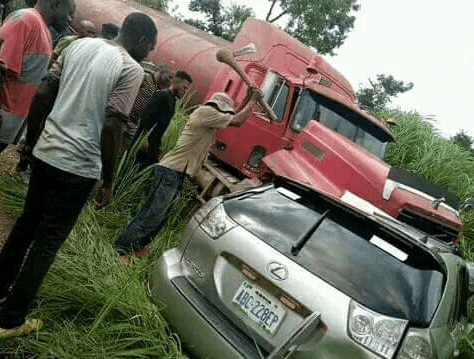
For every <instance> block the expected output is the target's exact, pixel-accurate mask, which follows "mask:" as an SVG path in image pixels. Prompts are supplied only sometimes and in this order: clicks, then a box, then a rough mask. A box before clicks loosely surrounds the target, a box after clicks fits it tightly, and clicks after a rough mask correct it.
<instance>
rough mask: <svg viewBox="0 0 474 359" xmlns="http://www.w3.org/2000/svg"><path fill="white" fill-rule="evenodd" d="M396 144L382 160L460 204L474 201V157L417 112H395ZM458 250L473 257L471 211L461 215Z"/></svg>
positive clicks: (473, 234)
mask: <svg viewBox="0 0 474 359" xmlns="http://www.w3.org/2000/svg"><path fill="white" fill-rule="evenodd" d="M392 116H393V117H396V119H397V125H396V126H395V127H394V129H393V130H394V132H395V135H396V138H397V140H396V142H394V143H392V144H390V146H389V149H388V151H387V155H386V158H385V160H386V161H387V162H388V163H389V164H391V165H398V166H401V167H403V168H405V169H407V170H409V171H411V172H414V173H417V174H420V175H422V176H423V177H424V178H426V179H427V180H429V181H431V182H433V183H436V184H438V185H440V186H442V187H444V188H446V189H447V190H448V192H450V193H452V194H455V195H457V196H458V197H459V198H460V200H461V202H462V201H464V200H466V199H467V198H469V197H472V198H474V157H473V156H472V155H471V154H470V153H469V152H468V151H466V150H464V149H462V148H461V147H460V146H458V145H456V144H454V143H453V142H452V141H450V140H447V139H444V138H442V137H440V136H439V134H438V133H437V131H436V128H434V127H433V124H432V123H431V122H429V121H427V120H425V119H423V118H422V117H421V116H420V115H418V114H416V113H394V114H392ZM462 219H463V223H464V230H463V232H462V236H461V239H462V243H461V249H462V250H463V254H464V256H466V257H469V258H473V255H472V253H474V252H473V250H472V244H473V243H474V211H470V212H467V213H464V214H463V218H462Z"/></svg>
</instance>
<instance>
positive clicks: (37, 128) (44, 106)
mask: <svg viewBox="0 0 474 359" xmlns="http://www.w3.org/2000/svg"><path fill="white" fill-rule="evenodd" d="M58 90H59V78H58V77H57V76H56V75H54V74H52V73H48V74H47V75H46V77H45V78H44V79H43V80H42V81H41V84H40V87H39V89H38V91H37V92H36V94H35V96H34V97H33V100H32V102H31V105H30V110H29V112H28V116H27V118H26V123H27V130H26V143H25V146H24V147H23V156H25V157H26V158H30V157H31V152H32V151H33V147H35V145H36V142H37V141H38V138H39V136H40V134H41V131H42V130H43V128H44V124H45V122H46V117H48V114H49V113H50V112H51V110H52V108H53V105H54V101H55V100H56V96H57V95H58Z"/></svg>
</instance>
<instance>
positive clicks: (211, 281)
mask: <svg viewBox="0 0 474 359" xmlns="http://www.w3.org/2000/svg"><path fill="white" fill-rule="evenodd" d="M298 188H299V187H298V186H296V187H295V189H298ZM266 191H272V192H266ZM266 193H271V196H272V197H271V198H272V199H275V198H276V199H277V200H276V201H274V202H273V203H271V202H268V203H265V205H267V206H268V213H266V214H264V217H265V220H264V222H265V223H263V224H262V228H255V220H254V218H253V217H252V211H249V212H248V213H246V211H245V208H246V207H245V201H248V200H250V199H252V200H253V201H257V200H260V198H259V197H261V199H263V200H265V199H267V200H268V198H266V197H265V195H266ZM278 196H281V200H280V199H278ZM318 196H321V201H322V203H326V202H324V201H328V203H330V206H334V205H335V206H336V207H335V208H336V209H337V210H338V211H339V210H341V211H342V212H341V213H346V212H344V211H345V206H346V205H344V204H342V203H340V202H338V201H337V200H334V199H330V198H329V199H328V198H326V197H325V196H324V195H321V194H318ZM300 197H301V195H300V194H298V193H297V191H292V188H290V189H288V188H285V187H279V188H276V187H274V186H266V187H263V188H261V189H258V190H253V191H250V192H248V193H245V194H240V195H238V196H231V197H228V198H222V197H219V198H216V199H213V200H211V201H210V202H208V204H207V205H206V206H205V207H204V208H203V209H201V210H200V211H199V212H198V213H197V214H196V215H195V216H194V217H193V218H192V219H191V221H190V222H189V224H188V226H187V228H186V231H185V234H184V236H183V239H182V242H181V245H180V246H179V247H178V248H173V249H170V250H168V251H166V252H165V253H164V254H163V255H162V256H161V257H160V258H159V260H158V262H157V264H156V266H155V269H154V273H153V275H152V297H153V300H154V302H155V303H157V304H158V305H159V306H160V308H161V310H162V313H163V315H164V316H165V318H166V319H167V321H168V322H169V323H170V325H171V327H172V328H173V329H174V330H175V331H176V332H177V333H178V334H179V336H180V338H181V340H182V341H183V343H184V345H185V346H186V347H187V348H188V349H189V350H190V351H191V352H192V353H193V354H195V355H196V356H198V357H200V358H286V357H291V358H325V359H332V358H351V359H359V358H361V359H362V358H363V359H369V358H398V359H410V358H418V359H423V358H439V359H443V358H452V357H453V356H454V355H455V354H456V353H457V348H456V343H457V341H458V340H459V335H460V333H461V332H462V327H463V323H464V315H465V297H466V296H465V291H466V283H467V279H466V278H467V276H466V270H465V263H464V261H463V260H462V259H461V258H460V257H459V256H457V255H456V254H454V253H453V250H452V248H451V247H448V246H446V245H445V244H442V243H439V242H438V241H436V240H435V239H433V238H429V237H427V236H425V235H423V234H422V233H420V232H417V231H416V230H412V229H411V228H410V227H407V226H406V225H401V224H399V223H398V222H396V221H394V222H393V220H391V219H388V218H385V217H384V215H383V214H382V215H379V216H373V215H371V216H368V214H367V209H366V208H365V209H364V210H363V211H361V210H358V209H356V208H353V207H351V206H349V212H347V216H348V219H350V218H352V217H351V216H355V217H354V218H355V219H354V221H359V220H360V218H362V220H363V221H365V220H366V219H365V217H370V223H371V224H370V226H372V227H374V228H376V229H377V231H379V230H380V228H381V233H385V232H387V233H389V236H390V238H392V239H393V238H398V237H397V236H399V237H400V238H402V239H403V242H404V246H402V247H403V248H404V250H400V249H398V248H396V246H395V245H393V243H392V244H390V243H388V241H385V240H384V239H383V238H380V237H382V236H381V235H377V236H376V235H372V234H371V235H370V241H369V242H370V243H365V242H366V241H361V242H364V243H362V244H363V245H364V246H366V247H361V248H369V250H370V251H371V250H372V249H371V248H372V247H374V248H375V249H374V252H373V253H376V255H375V256H372V257H370V256H369V259H368V260H367V263H366V265H367V267H366V268H367V269H364V270H362V271H361V270H360V267H361V266H360V261H361V260H364V259H365V257H363V256H361V257H360V258H359V259H357V258H358V255H359V254H358V253H354V255H351V250H352V249H351V248H346V247H344V246H343V245H335V246H334V247H331V246H327V247H321V248H322V249H321V248H319V251H322V250H324V251H327V252H326V253H324V255H319V256H315V259H314V261H315V262H318V261H319V262H321V266H323V265H324V267H325V268H328V270H329V269H331V268H333V267H331V266H332V264H331V262H332V261H333V259H332V258H340V256H344V258H343V259H342V260H341V261H340V262H338V263H337V264H334V265H336V266H337V267H341V266H342V267H344V268H343V269H342V270H341V271H340V272H339V271H338V270H335V271H331V272H329V273H325V272H324V268H323V269H321V266H319V267H318V264H315V265H314V266H313V265H310V270H308V268H307V266H306V267H305V266H304V265H301V263H298V260H295V258H297V256H298V255H300V254H299V252H298V254H292V251H291V248H288V251H286V250H282V248H284V247H282V246H280V244H279V243H276V244H275V243H273V242H272V238H276V237H278V235H281V233H280V234H278V233H276V232H275V231H274V230H273V229H272V226H274V227H279V228H281V227H283V228H285V227H287V226H291V225H292V223H291V221H293V222H294V224H295V225H298V223H299V222H298V221H297V222H298V223H296V222H295V218H296V217H295V218H291V214H292V213H294V211H295V208H299V207H291V208H290V209H289V210H291V211H290V212H288V216H287V219H288V220H289V221H290V223H276V222H272V218H273V215H274V213H276V212H277V211H280V213H282V211H283V213H284V211H285V210H287V209H288V208H286V207H285V206H288V205H289V203H290V202H289V201H295V202H297V201H298V199H299V198H300ZM318 198H319V197H318ZM226 201H240V202H238V203H237V207H236V208H237V209H236V210H235V211H238V215H236V214H235V213H233V215H232V216H229V214H228V213H226V210H225V206H224V204H225V202H226ZM254 203H257V202H254ZM261 205H262V204H259V206H261ZM278 206H280V207H281V208H278V209H277V207H278ZM290 206H293V205H292V204H290ZM295 206H299V204H295ZM242 208H243V209H242ZM331 208H332V207H331ZM308 211H309V210H308ZM301 213H303V214H301ZM301 213H300V214H298V218H301V216H304V213H305V212H304V211H302V212H301ZM232 217H233V218H232ZM322 217H323V220H324V214H323V216H322ZM282 218H284V217H281V216H280V217H278V220H280V221H282V220H283V221H285V219H282ZM323 220H322V221H323ZM318 221H319V219H318ZM309 222H312V221H311V220H310V221H309ZM313 222H314V221H313ZM392 222H393V223H392ZM364 223H365V222H364ZM320 225H321V224H320V223H319V224H314V223H313V226H312V227H311V228H310V230H309V231H308V230H307V229H304V230H303V229H300V228H295V229H294V230H293V229H291V231H294V232H295V233H296V232H298V231H300V230H301V231H302V233H309V232H311V231H314V232H317V231H318V230H321V229H320V228H319V226H320ZM372 227H371V228H372ZM379 227H380V228H379ZM339 230H340V229H338V231H339ZM322 233H326V232H324V231H323V232H322ZM327 233H329V232H327ZM265 236H268V238H266V239H265V240H262V237H265ZM410 236H411V237H410ZM306 240H307V242H305V243H304V244H303V248H306V247H307V248H308V251H307V253H305V254H304V255H306V256H308V255H310V256H311V255H312V253H313V254H314V249H312V247H311V248H310V246H311V244H310V243H311V242H313V244H312V245H314V242H317V240H316V239H315V237H311V236H308V238H307V239H306ZM325 240H326V238H325ZM298 241H302V242H304V241H305V238H292V239H289V240H288V242H289V243H290V244H291V243H293V247H296V245H295V243H298ZM269 242H270V243H271V245H270V244H269ZM335 243H336V242H335ZM339 243H340V242H339ZM300 244H301V243H300ZM348 246H350V244H348ZM412 246H413V247H412ZM407 248H413V250H414V251H416V257H417V258H419V257H423V256H424V255H426V257H423V258H422V260H421V262H420V263H421V264H419V263H417V264H416V265H417V266H420V265H421V269H420V268H417V269H416V270H413V269H411V268H408V269H406V267H409V266H407V264H406V263H409V262H410V261H412V262H413V263H415V262H416V261H418V259H410V252H409V251H407ZM293 249H294V248H293ZM354 250H356V249H354ZM364 250H365V249H364ZM295 251H297V250H296V249H295ZM311 251H313V252H311ZM295 253H296V252H295ZM308 253H309V254H308ZM324 258H326V259H327V260H328V262H324ZM371 258H373V260H374V262H371V260H372V259H371ZM397 261H398V262H397ZM310 262H311V261H310ZM425 262H426V263H425ZM397 263H399V264H400V268H403V269H400V274H399V273H395V272H397V271H398V269H397V265H398V264H397ZM353 265H356V266H357V267H352V266H353ZM364 265H365V264H364ZM424 266H426V268H424ZM374 267H375V269H374ZM314 268H316V272H315V271H314V270H313V269H314ZM387 268H389V270H390V273H388V272H386V273H384V271H387V270H388V269H387ZM405 270H407V274H404V273H403V271H405ZM411 271H413V272H411ZM336 272H337V273H336ZM351 272H353V273H351ZM377 272H379V274H378V273H377ZM413 273H414V274H415V276H417V278H418V277H419V278H420V279H419V280H420V282H417V281H416V279H414V280H413V283H410V280H411V278H412V277H413ZM361 275H362V276H367V278H361V277H360V276H361ZM347 277H349V280H348V279H347ZM398 277H400V278H402V279H400V282H399V283H398V282H397V280H398V279H397V278H398ZM328 278H329V280H328ZM351 278H352V279H351ZM374 278H377V279H376V280H377V281H379V282H378V283H376V282H374ZM384 278H389V279H387V281H388V280H390V281H391V283H384V280H385V279H384ZM425 279H426V280H425ZM394 281H395V282H396V283H395V285H394V284H393V282H394ZM426 281H428V282H429V283H427V284H426V285H427V289H426V293H425V292H423V293H421V292H420V293H418V289H416V288H417V287H419V286H420V284H419V283H422V282H426ZM341 283H342V284H341ZM364 283H365V284H366V285H364ZM361 284H362V285H361ZM398 284H399V285H400V286H401V287H404V288H402V289H401V290H400V292H404V293H403V294H400V293H398V291H397V285H398ZM433 288H435V289H433ZM436 288H437V289H436ZM441 288H442V290H441ZM379 292H380V295H381V296H383V297H382V299H374V296H375V297H377V295H378V293H379ZM387 293H391V296H393V298H388V297H389V296H388V295H387ZM407 293H408V294H407ZM424 293H425V294H427V295H426V296H427V297H428V298H427V299H423V304H422V305H421V306H420V310H423V311H426V313H428V314H427V315H424V316H423V315H420V316H418V314H417V313H416V310H414V312H410V310H411V309H413V308H411V309H410V306H412V307H413V304H410V303H406V305H403V304H402V305H398V304H397V305H394V308H395V307H396V308H395V309H394V308H389V309H387V310H381V311H383V312H385V313H380V311H379V312H378V311H377V310H375V309H380V308H384V307H390V306H391V302H392V301H393V302H400V301H403V300H407V301H409V300H410V296H413V297H416V298H419V297H420V296H421V295H424ZM433 293H434V294H433ZM374 294H375V295H374ZM428 294H429V295H428ZM355 297H356V298H355ZM423 298H425V296H423ZM429 298H432V299H429ZM433 301H434V302H436V303H433ZM260 302H261V303H260ZM379 302H383V303H382V304H378V303H379ZM374 303H375V309H373V308H374ZM426 308H431V309H426ZM401 312H406V313H401ZM393 313H398V314H396V315H395V314H393ZM417 318H418V319H417ZM423 318H424V319H423ZM426 318H428V319H426Z"/></svg>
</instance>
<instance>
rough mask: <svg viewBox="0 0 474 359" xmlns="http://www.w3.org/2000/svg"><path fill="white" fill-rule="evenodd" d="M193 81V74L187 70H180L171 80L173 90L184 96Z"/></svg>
mask: <svg viewBox="0 0 474 359" xmlns="http://www.w3.org/2000/svg"><path fill="white" fill-rule="evenodd" d="M192 82H193V80H192V79H191V76H190V75H189V74H188V73H187V72H186V71H178V72H176V74H175V75H174V77H173V79H172V80H171V86H170V89H171V92H173V94H174V95H175V96H178V97H179V98H182V97H183V96H184V95H185V94H186V92H187V91H188V90H189V88H190V87H191V84H192Z"/></svg>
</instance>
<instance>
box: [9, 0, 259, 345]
mask: <svg viewBox="0 0 474 359" xmlns="http://www.w3.org/2000/svg"><path fill="white" fill-rule="evenodd" d="M7 2H8V1H2V3H7ZM30 3H31V7H29V8H24V9H20V10H17V11H15V12H13V13H11V14H10V15H9V16H8V17H7V18H6V19H5V20H4V22H3V24H2V26H1V28H0V38H1V40H2V41H1V44H0V87H1V94H0V96H1V97H0V104H1V111H0V115H1V117H0V152H1V151H3V150H4V149H5V148H6V147H7V146H9V145H18V146H19V151H20V153H21V157H20V161H19V163H18V166H17V171H16V173H17V174H18V173H23V175H22V176H21V178H22V179H23V180H24V181H26V182H28V191H27V196H26V200H25V204H24V208H23V212H22V214H21V215H20V217H19V218H18V219H17V221H16V223H15V225H14V226H13V228H12V230H11V232H10V234H9V236H8V238H7V240H6V242H5V244H4V246H3V248H2V250H1V252H0V273H1V276H0V338H5V337H14V336H19V335H25V334H28V333H30V332H33V331H36V330H38V329H39V328H40V327H41V325H42V321H41V320H39V319H34V318H27V316H28V313H29V308H30V306H31V304H32V302H33V301H34V299H35V297H36V295H37V293H38V290H39V288H40V286H41V284H42V282H43V279H44V277H45V276H46V273H47V271H48V269H49V267H50V266H51V264H52V263H53V261H54V259H55V256H56V253H57V252H58V250H59V249H60V248H61V245H62V244H63V242H64V241H65V240H66V238H67V237H68V235H69V233H70V232H71V230H72V228H73V227H74V225H75V223H76V221H77V219H78V216H79V214H80V212H81V210H82V208H83V206H84V205H85V204H86V202H87V201H88V199H89V198H88V197H89V195H90V193H91V191H92V189H93V187H94V186H95V184H96V183H97V182H98V181H99V183H100V186H99V188H98V193H97V197H96V199H95V209H96V210H100V209H102V208H104V207H105V206H107V204H108V203H109V202H110V201H111V198H112V185H113V182H114V177H113V176H114V169H115V167H116V164H117V161H118V158H119V156H120V154H121V153H122V152H123V151H124V149H126V148H127V147H129V146H130V145H131V144H132V143H133V142H134V141H136V140H137V139H138V138H139V137H140V134H141V133H143V132H145V133H147V135H148V140H147V143H148V146H147V149H146V150H145V151H144V153H143V154H142V155H141V157H140V158H138V160H139V161H140V165H141V167H142V168H143V167H146V166H150V165H154V166H155V175H154V179H153V182H152V185H151V189H150V192H149V197H148V200H147V202H146V203H145V205H144V206H143V208H141V209H140V210H139V211H138V213H137V214H136V216H135V218H134V219H133V220H132V221H131V222H130V224H129V225H128V226H127V227H126V228H125V230H124V231H123V233H122V234H120V236H119V237H118V238H117V239H116V241H115V244H114V245H115V247H116V249H117V253H118V256H120V258H121V263H123V264H124V265H128V263H129V258H130V256H132V255H137V254H139V253H143V251H146V250H147V248H148V245H149V243H150V242H151V241H152V240H153V239H154V237H155V236H156V235H157V233H158V232H159V230H160V228H161V227H162V224H163V223H164V221H165V218H166V216H167V213H168V210H169V208H170V207H171V205H172V203H173V200H174V199H175V198H176V197H177V196H179V193H180V190H181V186H182V181H183V178H184V177H185V176H189V177H193V176H195V175H196V174H197V172H198V171H199V168H200V167H201V166H202V164H203V161H204V160H205V157H206V155H207V151H208V147H209V146H210V144H211V143H212V141H213V138H214V132H215V130H216V129H217V128H221V127H225V126H228V125H231V126H239V125H241V124H242V123H243V122H244V121H245V119H246V118H247V116H248V114H249V112H250V111H251V109H252V107H253V105H254V104H255V102H256V101H257V100H258V99H259V97H261V92H260V91H259V90H258V89H255V88H252V89H249V94H248V96H247V98H246V100H245V101H244V103H243V104H242V105H241V107H240V111H235V109H234V104H233V101H232V99H231V98H230V97H229V96H228V95H227V94H225V93H216V94H214V95H213V96H212V97H211V98H210V99H209V101H208V102H206V103H205V104H203V105H201V106H200V107H198V108H197V110H195V111H194V112H193V113H192V114H191V116H190V119H189V121H188V122H187V123H186V125H185V127H184V129H183V131H182V134H181V136H180V137H179V139H178V141H177V144H176V147H175V148H174V149H173V150H172V151H171V152H170V153H167V154H165V155H164V156H162V154H161V151H160V147H161V137H162V136H163V134H164V132H165V130H166V128H167V126H168V124H169V123H170V121H171V119H172V117H173V114H174V110H175V104H176V100H177V99H179V98H182V97H183V95H184V94H185V93H186V92H187V91H188V90H189V89H190V87H191V86H192V78H191V76H190V75H189V74H188V73H187V72H186V71H184V70H179V71H177V72H175V73H174V72H173V71H172V70H171V69H169V68H159V67H157V65H155V64H153V63H150V62H147V61H144V60H145V59H146V57H147V56H148V54H149V53H150V52H151V51H152V50H153V48H154V46H155V44H156V42H157V37H158V30H157V28H156V24H155V23H154V21H153V19H152V18H150V17H149V16H148V15H146V14H144V13H141V12H133V13H131V14H129V15H128V16H127V17H126V18H125V19H124V21H123V23H122V24H121V25H120V27H119V26H118V25H116V24H112V23H108V24H103V25H102V27H101V30H100V32H99V33H98V32H97V30H96V28H95V25H94V24H93V23H91V22H89V21H80V22H79V23H77V24H76V29H75V32H74V33H71V30H70V29H71V23H72V19H73V17H74V12H75V8H76V4H75V0H37V1H32V2H30ZM58 34H62V35H63V36H58ZM161 157H162V158H161ZM160 158H161V159H160ZM159 159H160V160H159ZM158 161H159V162H158Z"/></svg>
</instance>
